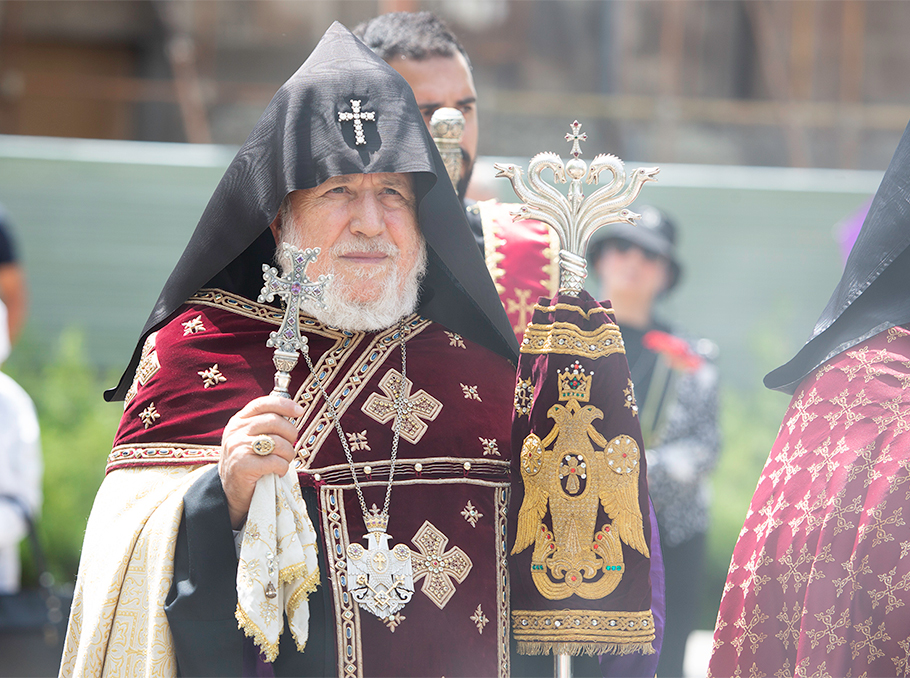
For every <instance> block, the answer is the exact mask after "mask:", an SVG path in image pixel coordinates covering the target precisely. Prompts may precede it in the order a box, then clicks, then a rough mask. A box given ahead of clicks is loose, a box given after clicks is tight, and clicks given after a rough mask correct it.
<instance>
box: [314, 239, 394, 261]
mask: <svg viewBox="0 0 910 678" xmlns="http://www.w3.org/2000/svg"><path fill="white" fill-rule="evenodd" d="M357 253H362V254H385V255H387V256H389V257H397V256H398V253H399V250H398V247H396V246H395V244H394V243H391V242H389V241H388V240H380V239H377V238H369V237H367V236H365V235H357V236H355V237H354V239H353V240H346V241H345V242H340V243H335V244H334V245H332V247H331V248H330V249H329V254H330V255H331V256H332V257H343V256H347V255H348V254H357Z"/></svg>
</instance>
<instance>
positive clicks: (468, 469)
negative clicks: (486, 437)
mask: <svg viewBox="0 0 910 678" xmlns="http://www.w3.org/2000/svg"><path fill="white" fill-rule="evenodd" d="M464 470H465V471H470V470H471V462H469V461H466V462H465V463H464Z"/></svg>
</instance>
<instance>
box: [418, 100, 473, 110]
mask: <svg viewBox="0 0 910 678" xmlns="http://www.w3.org/2000/svg"><path fill="white" fill-rule="evenodd" d="M476 103H477V97H467V98H465V99H459V100H458V101H456V102H455V105H456V106H467V105H468V104H476ZM417 108H419V109H420V110H421V111H424V110H427V111H429V110H434V109H437V108H442V102H441V101H433V102H430V103H427V104H420V106H418V107H417Z"/></svg>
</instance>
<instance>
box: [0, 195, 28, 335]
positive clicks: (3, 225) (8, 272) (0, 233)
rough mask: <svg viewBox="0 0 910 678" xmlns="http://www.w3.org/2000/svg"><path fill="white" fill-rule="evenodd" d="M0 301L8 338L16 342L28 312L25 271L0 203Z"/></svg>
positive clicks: (5, 213) (6, 216) (7, 217)
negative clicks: (5, 319)
mask: <svg viewBox="0 0 910 678" xmlns="http://www.w3.org/2000/svg"><path fill="white" fill-rule="evenodd" d="M0 301H2V302H3V303H4V304H5V306H6V315H7V318H8V326H9V338H10V340H11V341H12V343H16V340H17V339H18V338H19V333H20V332H21V331H22V326H23V325H24V324H25V316H26V313H27V312H28V297H27V295H26V286H25V273H24V272H23V271H22V266H20V264H19V258H18V257H17V255H16V247H15V243H14V241H13V236H12V233H11V227H10V220H9V215H8V214H7V212H6V209H4V207H3V205H0Z"/></svg>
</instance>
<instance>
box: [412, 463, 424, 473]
mask: <svg viewBox="0 0 910 678" xmlns="http://www.w3.org/2000/svg"><path fill="white" fill-rule="evenodd" d="M414 470H415V471H417V473H420V472H421V471H423V464H421V463H420V462H419V461H418V462H417V463H416V464H414Z"/></svg>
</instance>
